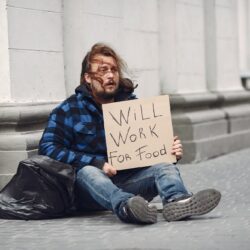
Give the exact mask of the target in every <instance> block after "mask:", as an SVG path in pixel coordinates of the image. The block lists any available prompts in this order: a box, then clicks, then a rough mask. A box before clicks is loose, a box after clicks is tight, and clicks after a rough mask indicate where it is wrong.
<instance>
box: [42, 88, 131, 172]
mask: <svg viewBox="0 0 250 250" xmlns="http://www.w3.org/2000/svg"><path fill="white" fill-rule="evenodd" d="M135 98H136V97H135V95H133V94H130V95H127V94H124V93H120V94H118V95H117V96H116V98H115V101H123V100H131V99H135ZM39 154H41V155H47V156H49V157H51V158H53V159H55V160H58V161H61V162H64V163H68V164H71V165H72V166H74V167H76V168H77V169H79V168H81V167H84V166H86V165H93V166H96V167H98V168H102V167H103V165H104V163H105V162H106V161H107V148H106V141H105V132H104V121H103V113H102V109H101V107H100V106H98V105H97V104H96V103H95V101H94V100H93V98H92V96H91V95H90V93H89V91H88V90H87V89H86V87H85V86H84V85H80V86H79V87H78V88H77V89H76V93H75V94H74V95H72V96H70V97H69V98H68V99H66V100H65V101H64V102H62V103H61V104H60V105H59V106H58V107H56V108H55V109H54V110H53V111H52V113H51V114H50V116H49V120H48V124H47V127H46V128H45V130H44V132H43V135H42V138H41V140H40V143H39Z"/></svg>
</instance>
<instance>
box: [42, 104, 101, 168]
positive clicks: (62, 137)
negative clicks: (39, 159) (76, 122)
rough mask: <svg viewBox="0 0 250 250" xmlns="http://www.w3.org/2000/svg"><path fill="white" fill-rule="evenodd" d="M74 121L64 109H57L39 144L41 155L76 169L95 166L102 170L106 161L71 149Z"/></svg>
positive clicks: (51, 116)
mask: <svg viewBox="0 0 250 250" xmlns="http://www.w3.org/2000/svg"><path fill="white" fill-rule="evenodd" d="M72 126H73V121H72V117H71V116H70V115H68V116H67V112H65V111H64V110H63V109H61V108H58V109H55V110H54V111H53V112H52V113H51V115H50V117H49V120H48V125H47V127H46V128H45V130H44V133H43V136H42V138H41V140H40V143H39V154H41V155H47V156H49V157H51V158H53V159H55V160H57V161H61V162H64V163H68V164H71V165H73V166H74V167H77V168H79V167H84V166H86V165H90V164H91V165H94V166H96V167H99V168H102V166H103V165H104V163H105V161H104V160H99V159H96V157H95V155H91V154H86V153H83V152H76V151H73V150H71V149H70V145H71V143H72V142H73V132H72Z"/></svg>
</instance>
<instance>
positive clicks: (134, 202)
mask: <svg viewBox="0 0 250 250" xmlns="http://www.w3.org/2000/svg"><path fill="white" fill-rule="evenodd" d="M128 206H129V209H130V211H131V213H133V215H134V217H135V218H136V219H137V220H138V221H139V222H141V223H142V224H153V223H156V222H157V208H156V207H155V206H149V204H148V203H147V202H146V201H145V200H144V199H143V198H142V197H133V198H132V199H129V201H128Z"/></svg>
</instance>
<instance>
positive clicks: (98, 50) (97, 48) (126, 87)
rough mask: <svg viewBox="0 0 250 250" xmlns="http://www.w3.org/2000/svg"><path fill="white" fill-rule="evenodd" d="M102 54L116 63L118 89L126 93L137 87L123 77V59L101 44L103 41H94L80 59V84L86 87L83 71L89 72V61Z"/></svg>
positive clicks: (125, 67)
mask: <svg viewBox="0 0 250 250" xmlns="http://www.w3.org/2000/svg"><path fill="white" fill-rule="evenodd" d="M97 54H100V55H104V56H110V57H112V58H113V59H114V60H115V61H116V64H117V69H118V73H119V78H120V79H119V89H120V91H122V92H126V93H132V92H133V91H134V89H135V88H136V87H137V85H136V86H134V84H133V82H132V81H131V80H130V79H128V78H124V76H123V73H124V72H125V71H126V70H127V66H126V63H125V62H124V61H123V59H122V58H121V57H120V56H119V55H118V54H117V53H116V52H115V51H114V50H113V49H112V48H111V47H109V46H108V45H106V44H103V43H96V44H94V45H93V46H92V48H91V50H90V51H89V52H88V53H87V54H86V56H85V57H84V59H83V61H82V71H81V78H80V83H81V84H86V86H87V87H88V85H87V83H86V81H85V78H84V74H85V73H90V71H91V63H92V62H93V58H94V57H95V56H96V55H97Z"/></svg>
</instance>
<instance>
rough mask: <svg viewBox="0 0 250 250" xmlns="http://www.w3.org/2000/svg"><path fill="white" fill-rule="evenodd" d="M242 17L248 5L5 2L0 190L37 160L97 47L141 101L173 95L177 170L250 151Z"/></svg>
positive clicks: (228, 0)
mask: <svg viewBox="0 0 250 250" xmlns="http://www.w3.org/2000/svg"><path fill="white" fill-rule="evenodd" d="M248 10H250V0H239V1H237V0H119V1H117V0H105V1H103V0H72V1H67V0H43V1H39V0H2V1H1V2H0V187H1V186H3V185H4V184H5V183H6V182H7V181H8V179H9V178H10V177H11V176H12V174H13V173H15V170H16V167H17V165H18V162H19V161H20V160H22V159H24V158H26V157H29V156H30V155H32V154H35V153H36V151H37V145H38V141H39V139H40V137H41V133H42V130H43V128H44V126H45V123H46V120H47V117H48V114H49V113H50V111H51V109H53V107H55V105H57V103H59V102H60V101H62V100H63V99H65V98H66V97H67V96H69V95H70V94H72V93H73V92H74V89H75V87H76V86H77V85H78V84H79V78H80V70H81V61H82V59H83V57H84V55H85V54H86V52H87V51H88V50H89V49H90V48H91V46H92V45H93V44H94V43H96V42H105V43H108V44H110V45H111V46H112V47H114V49H115V50H117V51H118V52H119V54H120V55H121V56H122V57H123V58H124V59H125V61H126V62H127V64H128V67H129V70H128V72H127V74H128V77H130V78H131V79H132V80H133V81H134V82H135V83H138V85H139V87H138V88H137V90H136V93H137V95H138V96H139V97H146V96H155V95H160V94H170V96H171V107H172V114H173V124H174V131H175V133H176V134H179V136H180V137H181V139H182V141H183V144H184V148H185V157H184V158H183V163H184V162H195V161H200V160H204V159H207V158H211V157H215V156H217V155H220V154H224V153H228V152H232V151H235V150H238V149H241V148H244V147H249V146H250V111H249V110H250V92H249V91H248V84H247V82H248V81H249V80H248V77H249V76H250V74H248V72H250V46H249V36H250V32H249V31H250V15H249V13H250V12H249V11H248ZM242 77H243V78H242ZM241 78H242V79H243V83H244V84H243V85H242V81H241V80H242V79H241Z"/></svg>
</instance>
